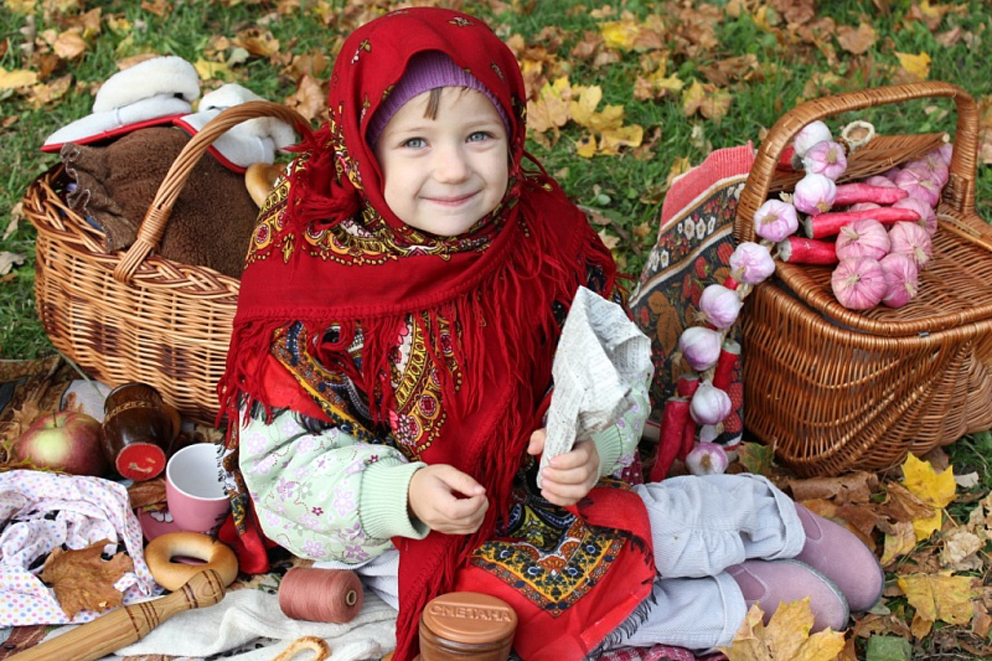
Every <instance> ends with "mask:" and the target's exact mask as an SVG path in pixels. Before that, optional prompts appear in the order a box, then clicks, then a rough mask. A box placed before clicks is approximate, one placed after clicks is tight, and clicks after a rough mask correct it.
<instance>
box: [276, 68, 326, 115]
mask: <svg viewBox="0 0 992 661" xmlns="http://www.w3.org/2000/svg"><path fill="white" fill-rule="evenodd" d="M286 105H287V106H289V107H290V108H292V109H293V110H296V111H297V112H298V113H300V114H301V115H303V116H304V117H306V118H307V119H308V120H310V121H314V120H315V119H317V118H318V117H320V116H321V115H322V114H323V113H324V112H325V111H326V110H327V95H326V94H325V93H324V90H323V88H322V87H321V85H320V81H319V80H317V79H316V78H314V77H313V76H311V75H310V74H306V75H304V76H303V77H302V78H300V82H299V83H298V84H297V87H296V91H295V92H294V93H293V94H292V95H291V96H289V97H288V98H287V99H286Z"/></svg>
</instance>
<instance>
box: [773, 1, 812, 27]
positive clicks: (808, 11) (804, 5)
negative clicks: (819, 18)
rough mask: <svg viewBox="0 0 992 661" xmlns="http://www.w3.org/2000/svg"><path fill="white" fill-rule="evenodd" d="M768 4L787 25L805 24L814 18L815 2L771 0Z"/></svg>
mask: <svg viewBox="0 0 992 661" xmlns="http://www.w3.org/2000/svg"><path fill="white" fill-rule="evenodd" d="M768 4H769V5H771V7H773V8H774V9H775V11H777V12H778V13H780V14H781V15H782V16H783V17H785V20H786V21H787V22H789V23H806V22H808V21H810V20H811V19H812V18H813V17H814V16H816V2H815V0H771V2H769V3H768Z"/></svg>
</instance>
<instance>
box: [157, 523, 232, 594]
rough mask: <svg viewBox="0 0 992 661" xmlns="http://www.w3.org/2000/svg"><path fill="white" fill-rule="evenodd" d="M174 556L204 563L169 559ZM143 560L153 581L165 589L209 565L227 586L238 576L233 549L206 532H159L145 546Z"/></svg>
mask: <svg viewBox="0 0 992 661" xmlns="http://www.w3.org/2000/svg"><path fill="white" fill-rule="evenodd" d="M177 556H183V557H187V558H194V559H196V560H202V561H203V562H205V563H206V564H202V565H190V564H185V563H181V562H173V561H172V559H173V558H175V557H177ZM145 562H146V563H147V564H148V569H149V570H150V571H151V573H152V578H154V579H155V582H156V583H158V584H159V585H161V586H162V587H163V588H165V589H166V590H172V591H175V590H178V589H179V588H181V587H182V586H183V585H185V584H186V581H188V580H189V579H190V578H192V577H193V575H194V574H199V573H200V572H201V571H204V570H206V569H213V570H215V571H216V572H217V573H218V574H219V575H220V580H221V581H222V582H223V583H224V587H227V586H228V585H230V584H231V583H233V582H234V579H236V578H237V577H238V558H237V557H236V556H235V555H234V551H232V550H231V549H230V547H228V546H226V545H225V544H222V543H220V542H218V541H217V540H215V539H214V538H213V537H210V536H209V535H204V534H203V533H198V532H170V533H166V534H164V535H159V536H158V537H156V538H155V539H153V540H152V541H150V542H149V543H148V546H146V547H145Z"/></svg>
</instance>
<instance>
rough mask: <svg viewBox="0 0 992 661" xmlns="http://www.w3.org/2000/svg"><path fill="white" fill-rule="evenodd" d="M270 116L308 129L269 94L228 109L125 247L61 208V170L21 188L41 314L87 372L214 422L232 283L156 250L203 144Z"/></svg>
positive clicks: (181, 163)
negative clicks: (148, 389)
mask: <svg viewBox="0 0 992 661" xmlns="http://www.w3.org/2000/svg"><path fill="white" fill-rule="evenodd" d="M269 116H271V117H276V118H279V119H282V120H284V121H286V122H288V123H290V124H291V125H294V126H296V128H297V129H298V130H300V131H304V132H308V131H309V130H310V129H309V125H308V123H307V122H306V120H305V119H303V117H302V116H300V115H299V113H297V112H295V111H294V110H291V109H289V108H286V107H285V106H281V105H278V104H275V103H270V102H267V101H253V102H250V103H244V104H241V105H238V106H235V107H233V108H230V109H228V110H225V111H224V112H222V113H221V114H220V115H218V116H217V117H216V118H214V119H213V120H212V121H211V122H209V123H208V124H207V125H206V126H205V127H204V128H203V129H202V130H201V131H200V132H199V133H197V134H196V135H195V136H194V137H193V138H192V139H191V140H190V141H189V142H188V143H187V144H186V146H185V147H184V148H183V150H182V151H181V152H180V154H179V155H178V156H177V157H176V160H175V162H174V163H173V164H172V167H171V168H170V170H169V172H168V173H167V174H166V176H165V178H164V179H163V181H162V184H161V186H160V188H159V190H158V192H157V194H156V195H155V199H154V201H153V202H152V204H151V206H150V208H149V210H148V213H147V214H146V215H145V218H144V220H143V221H142V223H141V228H140V229H139V231H138V238H137V240H136V241H135V242H134V244H132V245H131V246H130V247H129V248H128V249H127V251H126V252H125V251H123V250H122V251H117V252H115V253H111V254H108V253H106V252H104V250H103V248H102V245H103V235H102V233H101V232H100V231H99V230H97V229H94V228H93V227H92V226H91V225H90V224H89V223H87V222H86V220H85V219H83V218H82V217H81V216H80V215H79V214H77V213H76V212H75V211H73V210H72V209H70V208H69V207H68V205H67V204H66V202H65V195H64V189H65V185H66V184H67V183H68V178H67V177H66V176H65V174H64V172H63V171H62V168H61V167H55V168H52V169H51V170H49V171H48V172H46V173H44V174H42V175H41V176H40V177H38V179H36V180H35V181H34V182H32V184H31V185H30V186H29V187H28V190H27V192H26V193H25V196H24V211H25V213H26V214H27V216H28V218H29V219H30V220H31V223H32V224H33V225H34V226H35V228H36V229H37V230H38V240H37V249H36V250H37V263H36V266H35V270H36V273H35V298H36V300H37V305H38V315H39V316H40V318H41V322H42V325H43V326H44V328H45V332H46V333H47V334H48V337H49V339H50V340H51V342H52V344H53V345H54V346H55V348H57V349H58V350H59V351H61V352H62V353H63V354H64V355H65V356H67V357H68V358H70V359H71V360H73V361H74V362H75V363H77V364H78V365H79V366H80V367H82V368H83V369H85V370H86V372H87V373H88V374H89V375H90V376H92V377H93V378H95V379H97V380H99V381H101V382H103V383H106V384H108V385H111V386H116V385H119V384H121V383H127V382H130V381H142V382H144V383H148V384H151V385H153V386H155V387H156V388H157V389H158V390H159V391H160V392H161V393H162V396H163V398H164V399H165V400H166V401H168V402H169V403H170V404H172V405H173V406H175V407H176V408H177V409H179V410H180V411H181V412H182V413H183V414H185V415H187V416H190V417H192V418H194V419H198V420H203V421H209V422H213V420H214V418H215V416H216V413H217V393H216V390H215V388H216V384H217V381H218V379H219V378H220V376H221V375H222V373H223V371H224V362H225V357H226V355H227V347H228V342H229V340H230V334H231V322H232V320H233V319H234V312H235V308H236V305H237V298H238V280H236V279H235V278H232V277H229V276H226V275H222V274H220V273H218V272H217V271H214V270H213V269H210V268H207V267H203V266H195V265H188V264H179V263H176V262H172V261H170V260H168V259H165V258H163V257H161V256H159V255H156V254H154V250H155V248H156V246H158V244H159V241H160V240H161V238H162V234H163V232H164V231H165V226H166V222H167V221H168V218H169V213H170V212H171V210H172V207H173V205H174V204H175V202H176V199H177V198H178V197H179V194H180V192H181V191H182V188H183V185H184V184H185V182H186V180H187V178H188V177H189V174H190V172H191V171H192V169H193V166H194V165H195V164H196V162H197V161H198V160H199V159H200V157H201V156H202V155H203V154H204V152H206V150H207V148H208V147H209V146H210V144H211V143H212V142H213V141H214V140H216V139H217V138H218V137H219V136H220V135H221V134H223V133H224V132H225V131H227V130H228V129H229V128H231V127H232V126H234V125H235V124H238V123H240V122H242V121H245V120H248V119H253V118H255V117H269ZM203 213H204V214H208V213H210V209H203ZM246 248H247V246H246Z"/></svg>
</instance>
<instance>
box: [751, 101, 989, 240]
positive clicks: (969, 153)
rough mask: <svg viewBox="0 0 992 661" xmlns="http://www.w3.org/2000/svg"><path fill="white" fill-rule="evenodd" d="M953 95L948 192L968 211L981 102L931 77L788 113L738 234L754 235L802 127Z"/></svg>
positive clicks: (766, 149)
mask: <svg viewBox="0 0 992 661" xmlns="http://www.w3.org/2000/svg"><path fill="white" fill-rule="evenodd" d="M929 97H949V98H952V99H954V102H955V103H956V104H957V116H958V124H957V130H956V132H955V135H954V153H953V155H952V156H951V165H950V167H949V168H948V169H949V171H950V178H949V180H948V182H947V187H946V189H945V191H944V194H943V199H944V201H945V202H948V203H950V204H951V205H952V206H953V207H954V208H955V209H957V210H958V211H961V212H963V213H965V214H971V213H973V212H974V208H975V167H976V163H977V159H978V107H977V106H976V105H975V100H974V99H972V98H971V96H969V95H968V93H967V92H965V91H964V90H963V89H961V88H960V87H958V86H956V85H951V84H950V83H940V82H925V83H911V84H907V85H888V86H885V87H875V88H871V89H866V90H862V91H859V92H851V93H849V94H840V95H836V96H825V97H822V98H819V99H814V100H812V101H807V102H806V103H802V104H800V105H798V106H796V107H795V108H793V109H792V110H790V111H789V112H787V113H785V114H784V115H782V116H781V117H780V118H779V120H778V121H777V122H775V125H774V126H772V128H771V130H769V131H768V135H767V136H766V137H765V139H764V140H762V142H761V146H760V147H759V148H758V153H757V154H756V155H755V157H754V165H753V166H752V167H751V172H750V174H749V175H748V178H747V183H746V184H745V185H744V190H743V192H742V193H741V199H740V203H739V204H738V205H737V216H736V219H735V221H734V235H735V236H736V238H737V240H738V241H753V240H754V220H753V219H754V213H755V212H756V211H757V210H758V207H760V206H761V205H762V204H763V203H764V201H765V198H767V197H768V191H769V189H770V187H771V182H772V176H773V175H774V174H775V167H776V165H777V164H778V160H779V157H780V156H781V155H782V151H783V150H784V149H785V148H786V147H787V146H788V145H789V144H791V142H792V139H793V138H794V137H795V136H796V134H797V133H799V131H800V130H802V128H803V127H804V126H806V125H807V124H809V123H810V122H812V121H815V120H818V119H823V118H825V117H830V116H832V115H836V114H838V113H842V112H847V111H850V110H861V109H862V108H871V107H874V106H879V105H884V104H888V103H898V102H900V101H908V100H911V99H922V98H929Z"/></svg>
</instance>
